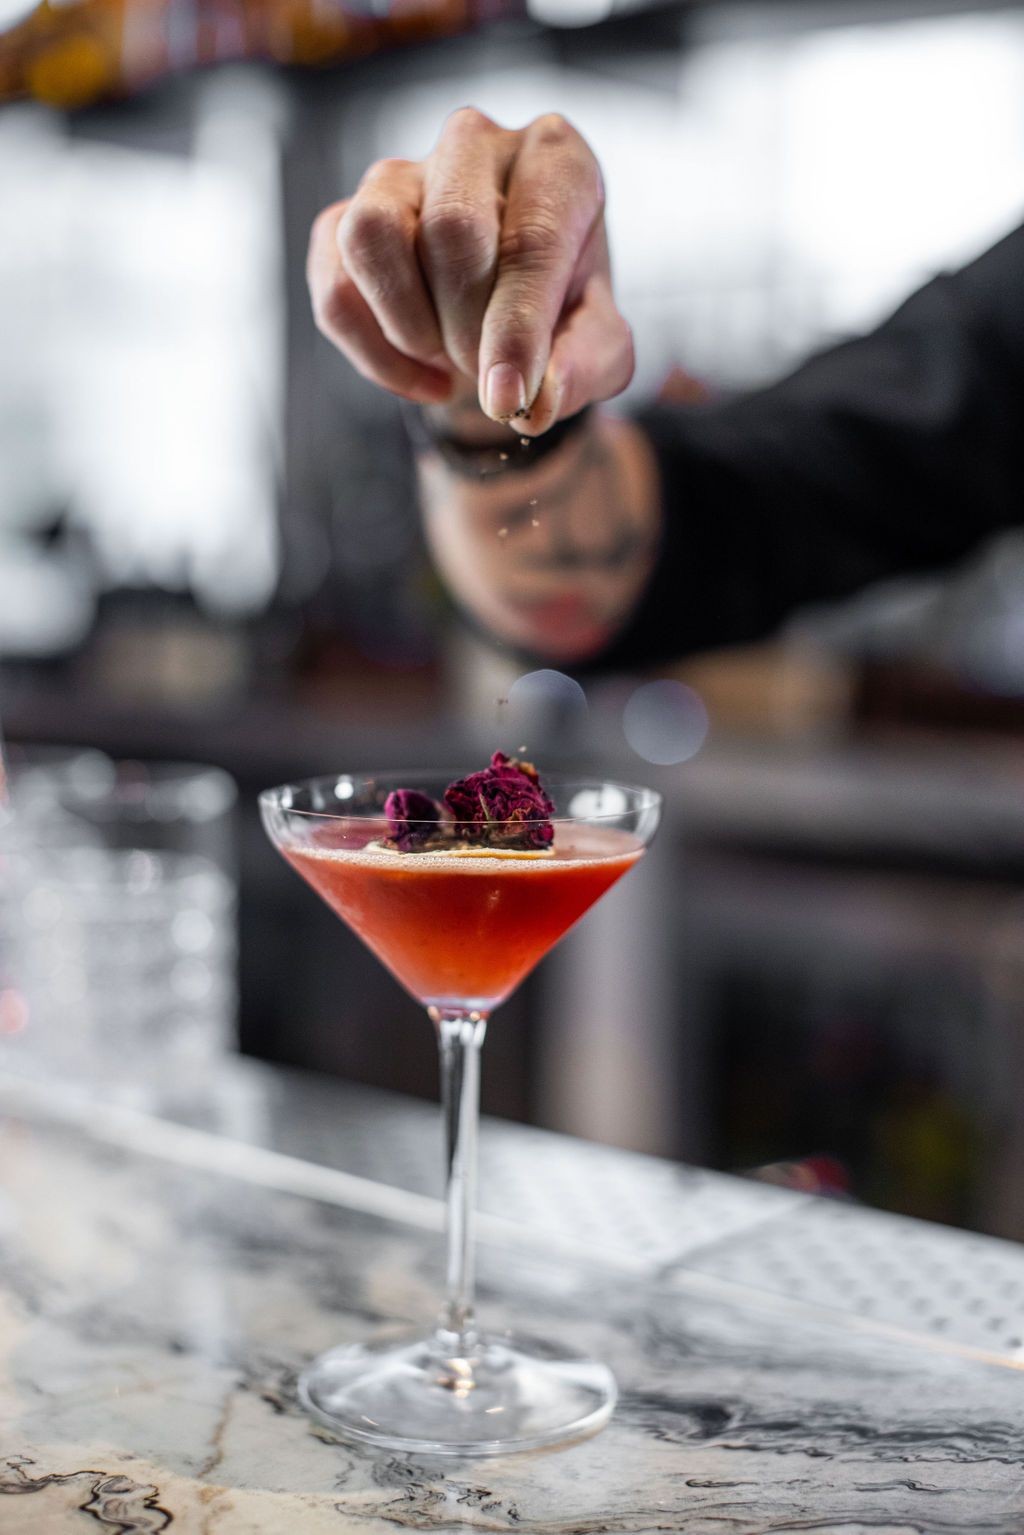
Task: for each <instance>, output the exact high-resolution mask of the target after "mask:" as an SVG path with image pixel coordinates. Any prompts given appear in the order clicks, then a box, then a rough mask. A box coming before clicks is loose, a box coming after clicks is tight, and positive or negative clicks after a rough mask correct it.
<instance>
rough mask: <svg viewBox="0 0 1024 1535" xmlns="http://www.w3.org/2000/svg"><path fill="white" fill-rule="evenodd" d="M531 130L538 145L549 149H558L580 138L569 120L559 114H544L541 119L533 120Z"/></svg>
mask: <svg viewBox="0 0 1024 1535" xmlns="http://www.w3.org/2000/svg"><path fill="white" fill-rule="evenodd" d="M532 128H533V132H534V135H535V136H536V138H537V139H538V140H539V141H540V143H541V144H543V145H545V146H546V147H549V148H557V147H560V146H561V145H563V144H568V143H571V142H573V141H575V140H576V139H579V137H580V136H579V134H578V133H577V132H576V129H575V128H574V127H573V125H572V123H571V122H570V121H569V119H568V118H567V117H563V116H562V114H561V112H545V113H544V114H543V115H542V116H541V117H537V118H535V119H534V121H533V124H532ZM581 142H582V141H581Z"/></svg>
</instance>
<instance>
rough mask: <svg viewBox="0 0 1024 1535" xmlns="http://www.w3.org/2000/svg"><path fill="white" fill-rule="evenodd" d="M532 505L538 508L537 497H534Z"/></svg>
mask: <svg viewBox="0 0 1024 1535" xmlns="http://www.w3.org/2000/svg"><path fill="white" fill-rule="evenodd" d="M530 505H531V506H536V505H537V497H536V496H534V498H533V500H532V501H531V502H530Z"/></svg>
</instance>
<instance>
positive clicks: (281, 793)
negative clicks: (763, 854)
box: [260, 773, 661, 1456]
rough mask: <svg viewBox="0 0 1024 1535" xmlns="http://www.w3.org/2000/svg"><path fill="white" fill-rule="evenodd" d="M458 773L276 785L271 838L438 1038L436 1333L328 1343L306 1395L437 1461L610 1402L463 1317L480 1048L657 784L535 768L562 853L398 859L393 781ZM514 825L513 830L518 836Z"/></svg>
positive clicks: (569, 1429) (583, 1377)
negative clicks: (440, 1142)
mask: <svg viewBox="0 0 1024 1535" xmlns="http://www.w3.org/2000/svg"><path fill="white" fill-rule="evenodd" d="M458 776H459V775H458V774H455V773H452V774H447V775H444V776H441V775H439V774H424V773H394V774H379V775H375V776H373V777H352V776H349V775H342V776H337V775H335V776H332V777H327V778H314V779H309V780H307V781H305V782H303V783H297V784H286V785H285V786H284V787H282V788H278V789H269V790H267V791H266V792H265V793H264V794H262V795H261V796H260V810H261V813H262V816H263V823H264V826H265V827H266V830H267V833H268V835H269V836H270V838H271V840H272V842H273V843H274V845H275V846H276V847H277V848H278V849H279V851H280V852H281V853H283V855H284V856H285V858H286V859H287V860H288V862H289V863H290V864H292V866H293V867H294V868H295V869H296V870H297V871H298V873H299V874H301V875H302V877H303V879H305V880H306V881H307V882H308V883H309V884H310V885H312V886H313V888H314V890H316V891H317V892H318V894H319V895H321V896H322V897H323V899H324V900H325V901H326V902H327V904H328V905H329V906H330V907H331V908H332V909H333V910H334V911H336V912H337V914H338V916H340V917H341V919H342V920H343V921H344V922H346V923H347V924H348V926H349V927H350V928H352V930H353V931H354V932H355V933H356V934H357V935H358V936H359V937H360V938H361V939H362V940H363V942H364V943H365V944H366V945H367V947H368V948H369V949H371V950H372V951H373V953H374V954H376V956H377V958H378V959H379V960H380V961H381V963H382V964H383V965H385V966H386V968H387V969H388V970H390V971H391V973H392V975H393V976H394V977H395V979H396V980H397V981H399V982H400V983H401V985H402V986H404V987H405V989H406V990H407V991H408V992H410V993H411V994H412V996H413V997H415V998H416V1000H417V1001H419V1002H421V1003H422V1004H423V1005H424V1007H426V1009H427V1012H428V1014H429V1017H430V1019H431V1022H432V1023H433V1024H434V1027H435V1029H436V1031H437V1038H438V1045H439V1049H440V1063H441V1097H442V1104H443V1110H444V1124H445V1137H446V1206H447V1222H446V1224H447V1253H448V1259H447V1294H446V1298H445V1302H444V1306H443V1309H442V1311H441V1315H440V1318H439V1321H438V1324H437V1327H436V1328H435V1330H434V1332H433V1333H432V1334H430V1335H429V1336H428V1337H426V1338H416V1339H413V1340H411V1341H405V1342H397V1343H396V1342H394V1341H393V1340H388V1341H384V1342H371V1343H369V1344H366V1345H361V1346H358V1347H342V1348H336V1349H332V1350H331V1351H330V1352H329V1353H326V1354H323V1355H321V1357H320V1358H318V1359H316V1360H314V1361H313V1363H312V1364H311V1365H310V1366H309V1367H308V1368H307V1369H306V1371H305V1372H304V1373H303V1375H302V1376H301V1378H300V1381H299V1395H300V1397H301V1399H302V1402H303V1403H304V1405H305V1406H306V1407H307V1408H308V1410H309V1411H310V1412H312V1413H313V1414H314V1416H315V1417H317V1418H318V1419H320V1420H321V1421H322V1422H324V1423H326V1424H327V1425H328V1426H329V1427H330V1428H332V1429H333V1430H334V1431H335V1432H336V1433H337V1434H339V1435H341V1436H342V1437H344V1438H347V1439H352V1440H356V1441H359V1442H362V1443H366V1444H372V1445H377V1446H381V1447H386V1448H389V1449H397V1450H414V1451H420V1452H429V1453H433V1454H439V1455H459V1456H470V1455H499V1454H504V1453H506V1452H508V1451H511V1450H526V1449H535V1448H538V1447H540V1446H544V1445H553V1444H558V1443H561V1442H563V1441H566V1440H570V1439H575V1438H577V1437H579V1436H580V1435H582V1434H585V1433H589V1432H592V1431H593V1430H595V1429H597V1428H600V1427H601V1425H602V1424H604V1423H605V1422H606V1421H607V1420H608V1418H609V1416H610V1415H611V1412H612V1408H613V1407H614V1405H615V1398H616V1387H615V1380H614V1377H613V1376H612V1373H611V1371H610V1370H609V1369H608V1368H607V1366H605V1365H603V1364H599V1363H596V1362H595V1361H592V1360H588V1359H584V1358H580V1357H577V1356H574V1355H570V1354H568V1353H567V1352H566V1351H565V1350H564V1349H563V1348H562V1347H560V1346H543V1345H538V1344H536V1343H534V1342H532V1341H531V1343H530V1345H529V1347H526V1346H524V1345H520V1344H517V1343H516V1342H515V1341H514V1340H511V1339H509V1338H508V1337H507V1336H505V1335H504V1334H502V1335H494V1336H488V1335H487V1334H486V1333H482V1332H480V1331H479V1330H478V1329H477V1326H476V1322H475V1319H474V1315H473V1212H474V1198H475V1185H476V1143H477V1123H478V1118H479V1108H478V1105H479V1082H480V1049H481V1046H482V1044H483V1041H484V1034H485V1032H486V1029H487V1022H488V1019H489V1017H490V1014H491V1012H492V1011H493V1010H494V1008H496V1007H498V1006H499V1004H500V1003H502V1002H504V1001H505V999H506V998H507V997H508V996H510V995H511V993H512V992H513V991H514V990H515V988H516V987H517V986H518V985H519V983H520V981H522V980H523V978H524V977H525V976H526V975H528V974H529V972H530V971H531V970H532V969H533V968H534V966H535V965H537V964H538V963H539V961H540V960H541V959H543V957H544V955H545V954H547V952H548V951H549V950H550V949H551V948H553V946H554V945H555V944H556V943H557V942H558V941H559V939H560V938H562V937H563V936H564V935H565V933H566V932H568V930H569V928H570V927H572V926H573V924H574V923H575V922H576V921H578V919H579V918H580V917H582V916H583V914H584V912H586V911H587V910H588V909H589V908H590V907H591V906H592V905H593V904H594V902H595V901H596V900H597V899H598V898H599V897H600V896H601V895H603V894H604V892H605V891H606V890H608V889H609V888H610V887H611V886H612V885H614V884H615V883H616V881H617V880H619V879H621V878H622V876H623V875H624V874H627V873H628V872H629V871H630V869H632V868H634V867H635V865H636V864H637V863H638V862H639V860H640V858H641V857H642V856H643V852H644V849H645V847H646V846H647V844H648V843H649V841H650V839H651V837H652V836H653V835H654V831H655V828H656V826H657V823H658V817H659V814H660V810H661V798H660V796H659V795H658V794H656V793H655V792H654V791H653V790H649V789H641V788H633V787H630V786H628V785H625V784H618V783H609V782H601V781H598V780H593V779H589V780H588V779H562V780H559V779H557V778H554V777H551V778H549V777H548V776H547V775H545V779H544V785H545V788H546V789H547V791H548V794H549V795H550V796H551V799H552V800H553V802H554V805H555V814H554V816H553V817H552V823H553V826H554V834H555V835H554V842H553V844H552V846H553V848H554V852H553V853H552V854H538V853H529V852H520V851H511V850H506V849H500V850H499V849H497V848H483V849H478V848H474V849H473V850H472V851H469V852H466V851H463V852H461V853H460V852H457V851H454V850H451V849H444V850H438V851H430V852H417V853H397V852H394V851H390V850H389V849H388V848H385V847H381V846H380V842H381V839H383V838H385V837H387V835H388V825H387V820H386V818H385V816H384V809H383V807H384V801H385V799H386V798H387V795H388V794H389V792H390V791H391V790H393V789H395V788H398V787H402V788H407V789H419V790H421V791H422V792H423V793H425V794H428V795H430V796H431V797H432V798H434V799H437V800H440V799H441V798H442V797H443V794H444V790H445V787H446V786H447V785H448V784H449V783H450V782H451V781H452V779H453V778H455V777H458ZM520 830H521V828H520Z"/></svg>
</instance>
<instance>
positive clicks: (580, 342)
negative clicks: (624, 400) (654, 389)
mask: <svg viewBox="0 0 1024 1535" xmlns="http://www.w3.org/2000/svg"><path fill="white" fill-rule="evenodd" d="M633 366H634V363H633V336H632V332H631V331H630V328H629V326H628V325H627V323H626V321H625V320H624V319H623V317H622V315H621V314H620V313H619V311H618V310H617V309H616V307H615V300H614V299H613V297H612V292H611V287H610V285H609V284H608V281H607V279H606V278H605V277H604V276H594V277H593V278H591V279H590V281H589V282H588V284H587V286H586V288H585V289H584V293H583V297H582V299H581V301H580V303H579V304H578V305H577V306H576V308H575V309H573V310H571V311H570V312H569V313H568V314H567V315H566V316H565V318H564V319H563V320H562V322H561V323H560V325H559V326H558V329H557V330H556V333H555V339H554V342H553V344H552V347H551V358H550V361H549V363H548V367H547V371H546V372H545V374H544V379H543V382H542V384H541V388H540V390H539V392H538V394H537V397H536V399H535V400H534V402H533V406H532V407H531V410H530V415H529V418H528V419H525V420H519V419H517V420H516V422H515V428H516V431H522V432H523V434H524V435H527V436H530V437H537V436H539V435H540V434H541V433H542V432H546V431H547V430H548V428H549V427H550V426H554V424H555V422H556V421H562V420H564V419H565V417H566V416H574V415H576V413H577V411H580V410H582V409H583V407H584V406H585V405H591V404H593V403H594V402H595V401H597V400H610V399H612V398H613V397H614V396H615V395H617V394H621V392H622V390H623V389H625V388H626V386H627V384H628V383H629V382H630V380H631V379H632V377H633Z"/></svg>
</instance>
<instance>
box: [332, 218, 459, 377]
mask: <svg viewBox="0 0 1024 1535" xmlns="http://www.w3.org/2000/svg"><path fill="white" fill-rule="evenodd" d="M349 207H350V203H349V202H342V203H335V204H334V205H333V206H332V207H330V208H327V209H325V210H324V212H323V213H321V214H320V216H319V217H318V218H317V219H316V221H315V223H314V224H313V230H312V234H311V236H310V243H309V255H308V258H307V263H306V276H307V280H308V282H309V291H310V297H311V299H312V303H313V316H314V318H315V320H316V323H317V327H318V329H319V330H320V331H321V332H322V334H323V335H325V336H326V337H327V339H328V340H329V341H332V342H333V343H334V345H335V346H336V347H338V349H339V350H340V351H341V352H343V353H344V355H345V356H346V357H347V358H348V360H349V362H351V363H352V365H353V367H355V368H356V369H357V370H358V372H360V373H361V374H362V375H363V377H364V378H367V379H369V380H370V381H371V382H372V383H375V384H379V385H380V386H381V387H382V388H384V389H388V390H390V391H391V392H392V394H399V395H402V396H403V397H404V398H406V399H409V400H417V401H419V402H420V403H421V404H437V403H440V402H441V401H443V400H446V399H447V398H448V396H449V395H450V393H451V389H452V380H451V378H450V376H449V375H448V374H447V373H445V372H442V371H441V370H440V369H438V368H435V367H430V366H428V365H426V364H424V363H422V362H418V361H416V360H415V358H413V357H410V356H407V355H406V354H405V353H404V352H403V351H401V350H400V349H399V348H398V347H396V346H394V345H392V343H391V342H390V341H389V340H388V339H387V337H386V336H385V334H384V332H383V331H382V330H381V327H380V324H379V323H378V321H377V319H376V317H375V315H374V313H373V311H372V309H371V308H370V306H369V304H368V303H367V302H366V299H365V298H364V297H363V295H362V293H361V292H360V290H359V287H358V286H357V284H356V282H355V280H354V279H353V277H352V275H351V274H350V273H349V271H348V270H347V268H346V265H345V262H344V260H343V258H342V254H341V250H340V248H339V243H338V230H339V226H340V224H341V222H342V220H343V219H344V217H345V214H346V213H347V211H348V209H349Z"/></svg>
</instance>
